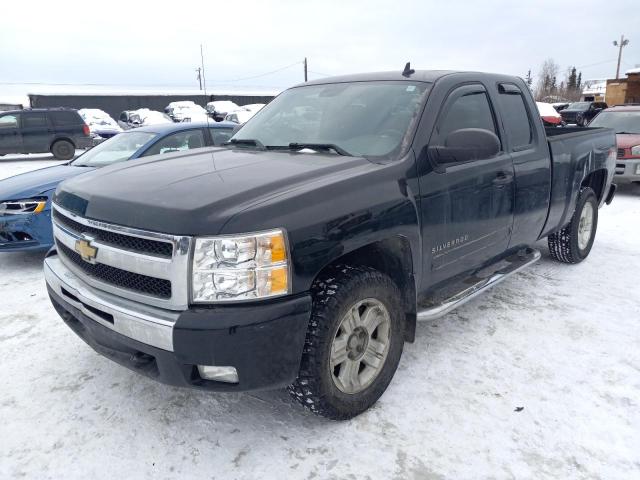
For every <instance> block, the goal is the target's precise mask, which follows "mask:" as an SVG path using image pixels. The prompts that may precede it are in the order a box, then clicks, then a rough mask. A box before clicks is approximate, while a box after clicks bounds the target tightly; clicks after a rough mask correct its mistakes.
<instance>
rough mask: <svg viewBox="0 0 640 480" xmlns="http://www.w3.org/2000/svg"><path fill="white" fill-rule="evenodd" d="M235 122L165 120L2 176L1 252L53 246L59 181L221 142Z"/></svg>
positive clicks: (0, 206) (0, 195)
mask: <svg viewBox="0 0 640 480" xmlns="http://www.w3.org/2000/svg"><path fill="white" fill-rule="evenodd" d="M235 126H236V125H235V124H233V123H227V122H219V123H216V122H212V123H211V124H210V125H208V124H207V123H173V122H171V123H169V124H165V125H155V126H149V127H140V128H136V129H131V130H128V131H126V132H123V133H121V134H118V135H117V136H115V137H112V138H110V139H108V140H105V141H104V142H102V143H100V144H99V145H96V146H95V147H93V148H92V149H91V150H88V151H87V152H86V153H84V154H83V155H80V156H79V157H78V158H76V159H75V160H73V161H72V162H69V163H67V164H65V165H58V166H54V167H48V168H43V169H40V170H35V171H32V172H27V173H23V174H21V175H16V176H14V177H10V178H7V179H4V180H0V252H2V251H9V250H11V251H16V250H39V249H46V248H49V247H51V245H52V244H53V237H52V232H51V200H50V199H51V195H52V194H53V191H54V190H55V188H56V187H57V186H58V183H60V182H61V181H63V180H65V179H67V178H71V177H75V176H77V175H80V174H83V173H86V172H89V171H91V170H94V169H96V168H98V167H104V166H107V165H112V164H114V163H118V162H122V161H125V160H135V159H137V158H142V157H148V156H149V155H157V154H165V153H170V152H178V151H184V150H192V149H196V148H202V147H211V146H214V145H222V144H223V143H225V142H227V141H228V140H229V138H231V136H232V135H233V129H234V127H235Z"/></svg>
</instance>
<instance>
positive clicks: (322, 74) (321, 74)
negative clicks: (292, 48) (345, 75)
mask: <svg viewBox="0 0 640 480" xmlns="http://www.w3.org/2000/svg"><path fill="white" fill-rule="evenodd" d="M309 73H313V74H315V75H320V76H321V77H330V76H331V75H329V74H328V73H321V72H314V71H313V70H309Z"/></svg>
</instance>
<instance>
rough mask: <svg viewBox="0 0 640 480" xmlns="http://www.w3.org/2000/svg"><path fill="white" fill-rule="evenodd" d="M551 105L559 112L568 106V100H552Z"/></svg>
mask: <svg viewBox="0 0 640 480" xmlns="http://www.w3.org/2000/svg"><path fill="white" fill-rule="evenodd" d="M551 105H553V108H555V110H556V112H560V111H562V110H564V109H565V108H567V107H568V106H569V102H554V103H552V104H551Z"/></svg>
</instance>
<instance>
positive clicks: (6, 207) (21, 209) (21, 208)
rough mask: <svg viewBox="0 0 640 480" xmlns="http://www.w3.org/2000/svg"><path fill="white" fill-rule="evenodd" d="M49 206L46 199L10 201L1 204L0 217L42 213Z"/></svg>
mask: <svg viewBox="0 0 640 480" xmlns="http://www.w3.org/2000/svg"><path fill="white" fill-rule="evenodd" d="M46 205H47V199H46V198H28V199H26V200H9V201H7V202H2V203H0V215H17V214H21V213H40V212H41V211H43V210H44V207H45V206H46Z"/></svg>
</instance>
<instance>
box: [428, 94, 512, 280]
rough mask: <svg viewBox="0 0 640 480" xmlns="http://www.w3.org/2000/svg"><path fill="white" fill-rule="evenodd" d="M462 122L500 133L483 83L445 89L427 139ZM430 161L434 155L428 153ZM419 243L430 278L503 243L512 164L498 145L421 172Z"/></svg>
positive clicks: (457, 269)
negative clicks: (487, 153) (487, 154)
mask: <svg viewBox="0 0 640 480" xmlns="http://www.w3.org/2000/svg"><path fill="white" fill-rule="evenodd" d="M463 128H481V129H485V130H489V131H491V132H493V133H495V134H496V135H497V136H498V138H501V137H502V134H501V132H500V129H499V128H498V121H497V118H496V115H495V109H494V106H493V105H492V102H491V99H490V97H489V95H488V92H487V89H486V88H485V86H484V85H482V84H480V83H477V84H466V85H460V86H458V87H456V88H454V89H453V90H451V91H450V92H449V94H448V95H447V97H446V99H445V100H444V103H443V105H442V108H441V110H440V113H439V114H438V117H437V120H436V124H435V127H434V129H433V132H432V134H431V137H430V140H429V145H430V146H438V145H444V144H445V139H446V138H447V136H448V135H449V134H450V133H451V132H453V131H455V130H459V129H463ZM429 161H430V162H433V159H431V158H429ZM420 192H421V209H420V210H421V212H422V220H423V222H422V224H423V243H424V250H425V252H424V253H425V255H426V256H430V257H431V272H425V273H426V274H427V275H428V276H429V277H430V279H431V283H432V284H433V283H437V282H439V281H441V280H445V279H447V278H450V277H452V276H454V275H457V274H459V273H462V272H466V271H469V270H472V269H474V268H477V267H479V266H480V265H482V264H483V263H485V262H487V261H489V260H491V259H492V258H493V257H496V256H497V255H499V254H501V253H502V252H504V251H505V250H506V249H507V246H508V244H509V236H510V229H511V223H512V219H513V165H512V163H511V156H510V155H509V154H508V153H507V152H505V151H504V147H502V149H501V151H500V152H499V153H498V154H497V155H496V156H494V157H491V158H481V159H477V160H472V161H469V162H465V163H457V164H447V165H446V166H444V165H437V164H436V165H434V168H433V170H431V171H429V172H428V173H427V174H426V175H423V176H422V177H421V178H420Z"/></svg>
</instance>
